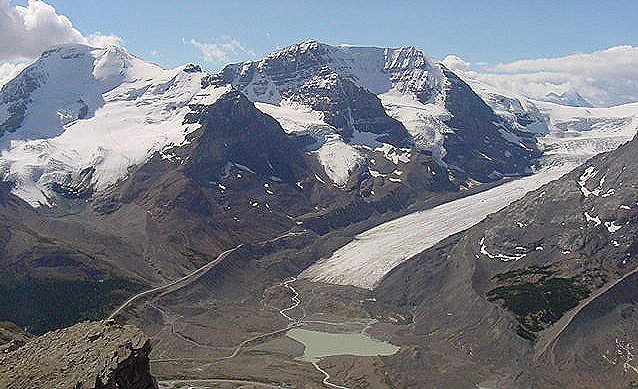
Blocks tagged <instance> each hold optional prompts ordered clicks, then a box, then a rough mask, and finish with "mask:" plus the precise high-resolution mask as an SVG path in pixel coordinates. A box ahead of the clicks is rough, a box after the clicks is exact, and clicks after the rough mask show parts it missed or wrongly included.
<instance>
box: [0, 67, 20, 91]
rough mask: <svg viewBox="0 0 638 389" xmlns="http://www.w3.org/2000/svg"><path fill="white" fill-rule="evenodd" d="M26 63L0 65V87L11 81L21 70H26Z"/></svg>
mask: <svg viewBox="0 0 638 389" xmlns="http://www.w3.org/2000/svg"><path fill="white" fill-rule="evenodd" d="M26 67H27V64H26V63H17V64H13V63H10V62H7V63H3V64H0V87H2V85H4V84H6V83H7V82H9V80H11V79H13V78H14V77H15V76H17V75H18V73H20V72H21V71H22V69H24V68H26Z"/></svg>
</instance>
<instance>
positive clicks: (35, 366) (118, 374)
mask: <svg viewBox="0 0 638 389" xmlns="http://www.w3.org/2000/svg"><path fill="white" fill-rule="evenodd" d="M150 351H151V344H150V341H149V339H148V337H147V336H146V335H144V334H143V333H142V332H141V331H140V330H139V329H137V328H136V327H133V326H129V325H120V324H116V323H115V322H114V321H112V320H107V321H101V322H83V323H78V324H76V325H74V326H72V327H69V328H64V329H60V330H56V331H51V332H48V333H46V334H44V335H42V336H40V337H37V338H34V339H32V340H29V341H27V342H26V343H24V345H22V346H21V347H19V348H17V349H14V350H12V351H9V350H8V349H5V350H4V351H3V352H0V388H6V389H24V388H59V389H66V388H69V389H115V388H127V389H156V388H157V382H156V380H155V379H154V378H153V376H152V375H151V372H150V368H149V358H148V355H149V353H150Z"/></svg>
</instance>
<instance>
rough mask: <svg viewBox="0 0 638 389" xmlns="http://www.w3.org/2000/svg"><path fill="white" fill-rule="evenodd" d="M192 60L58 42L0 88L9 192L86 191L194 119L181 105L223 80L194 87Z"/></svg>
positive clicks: (174, 139) (210, 97) (41, 198)
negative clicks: (181, 62) (165, 64)
mask: <svg viewBox="0 0 638 389" xmlns="http://www.w3.org/2000/svg"><path fill="white" fill-rule="evenodd" d="M206 76H207V75H206V74H205V73H203V72H201V71H200V70H199V69H197V68H195V67H192V66H190V67H189V66H182V67H179V68H176V69H172V70H164V69H161V68H159V67H158V66H156V65H153V64H150V63H146V62H144V61H142V60H140V59H138V58H136V57H135V56H133V55H131V54H129V53H128V52H127V51H126V50H124V49H122V48H119V47H115V46H111V47H107V48H93V47H89V46H84V45H63V46H57V47H54V48H52V49H50V50H47V51H46V52H45V53H44V54H43V55H42V56H41V58H40V59H38V60H37V61H36V62H35V63H34V64H32V65H31V66H29V67H27V68H26V69H25V70H24V71H23V72H22V73H21V74H20V75H18V76H17V77H16V78H15V79H13V80H12V81H10V82H9V83H7V84H6V85H5V86H4V87H3V89H2V91H1V93H0V129H1V130H2V131H1V133H2V134H4V136H3V137H2V138H1V140H0V145H1V146H2V157H1V161H0V162H1V168H2V172H3V178H4V179H5V180H9V181H12V182H13V183H14V185H15V189H14V192H15V193H16V194H18V195H19V196H20V197H22V198H23V199H25V200H26V201H28V202H29V203H31V204H32V205H39V204H45V205H52V202H54V200H53V198H54V197H55V196H54V195H53V192H63V193H64V194H65V195H67V196H70V197H83V196H89V195H90V194H91V193H93V191H95V190H101V189H104V188H106V187H107V186H109V185H111V184H113V183H115V182H116V181H117V180H119V179H121V178H123V177H125V176H126V175H127V172H128V169H129V168H130V167H131V166H133V165H136V164H139V163H142V162H143V161H145V160H146V159H147V158H149V157H150V155H152V154H153V153H154V152H156V151H161V150H162V149H164V148H165V147H167V146H168V145H174V144H180V143H183V142H184V140H185V136H186V135H187V134H188V133H189V132H191V131H192V130H194V129H195V128H196V126H193V125H185V124H183V123H184V117H185V116H186V114H187V113H188V112H190V108H189V104H195V103H197V104H212V103H213V102H214V101H215V100H216V99H217V98H218V97H220V96H221V95H222V94H223V93H224V92H225V91H227V90H229V88H228V87H224V88H216V87H213V86H210V87H208V88H202V79H203V78H204V77H206Z"/></svg>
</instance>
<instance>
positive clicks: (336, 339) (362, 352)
mask: <svg viewBox="0 0 638 389" xmlns="http://www.w3.org/2000/svg"><path fill="white" fill-rule="evenodd" d="M296 280H297V278H296V277H293V278H290V279H288V280H286V281H284V282H282V283H281V285H282V286H283V287H285V288H287V289H288V290H290V292H291V293H292V297H291V298H290V299H291V301H292V304H291V305H290V306H289V307H287V308H284V309H281V310H280V311H279V314H281V315H282V316H283V317H285V318H286V319H287V320H288V321H289V322H290V323H291V328H290V329H289V330H288V331H287V332H286V336H288V337H289V338H291V339H293V340H295V341H297V342H299V343H302V344H303V345H304V354H303V356H302V358H301V359H302V360H304V361H307V362H310V363H311V364H312V365H313V366H314V367H315V369H316V370H317V371H319V372H320V373H322V374H323V375H324V379H323V381H322V382H323V384H324V385H326V386H328V387H331V388H338V389H350V388H348V387H346V386H341V385H337V384H334V383H332V382H330V374H329V373H328V372H327V371H325V370H324V369H322V368H321V367H320V366H319V362H320V360H321V358H323V357H328V356H333V355H355V356H377V355H393V354H395V353H396V352H397V351H399V347H398V346H395V345H393V344H391V343H389V342H383V341H379V340H376V339H373V338H372V337H370V336H368V335H367V334H366V333H365V331H366V330H367V329H368V327H369V326H370V325H372V324H373V323H374V320H370V321H358V322H356V324H366V325H365V326H364V327H363V329H362V330H361V331H360V332H354V333H330V332H323V331H313V330H307V329H302V328H299V327H300V326H303V325H305V324H312V323H321V324H330V325H337V326H338V325H342V326H343V325H347V324H353V323H333V322H320V321H312V320H308V321H304V319H305V317H306V314H305V312H303V314H302V317H301V318H299V319H296V318H293V317H292V316H290V315H289V313H290V311H292V310H294V309H296V308H298V307H299V305H300V304H301V299H300V298H299V292H297V290H296V289H295V288H294V287H293V286H292V285H291V284H292V283H293V282H295V281H296ZM293 326H294V328H292V327H293Z"/></svg>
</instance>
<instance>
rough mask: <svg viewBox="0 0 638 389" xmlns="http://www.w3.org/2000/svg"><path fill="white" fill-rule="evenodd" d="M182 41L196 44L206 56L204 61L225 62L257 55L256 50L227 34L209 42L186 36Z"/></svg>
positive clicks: (203, 55)
mask: <svg viewBox="0 0 638 389" xmlns="http://www.w3.org/2000/svg"><path fill="white" fill-rule="evenodd" d="M182 41H183V42H184V43H186V44H191V45H193V46H195V47H196V48H197V49H198V50H199V51H200V53H201V54H202V57H204V61H206V62H210V63H217V64H224V63H227V62H229V61H234V60H239V59H246V58H254V57H255V56H256V54H255V52H254V51H252V50H249V49H247V48H246V47H244V46H243V45H242V44H241V43H240V42H239V41H238V40H236V39H232V38H230V37H227V36H226V37H222V38H220V39H213V41H212V42H209V43H203V42H199V41H197V40H195V39H190V40H189V41H187V40H186V39H185V38H182Z"/></svg>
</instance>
